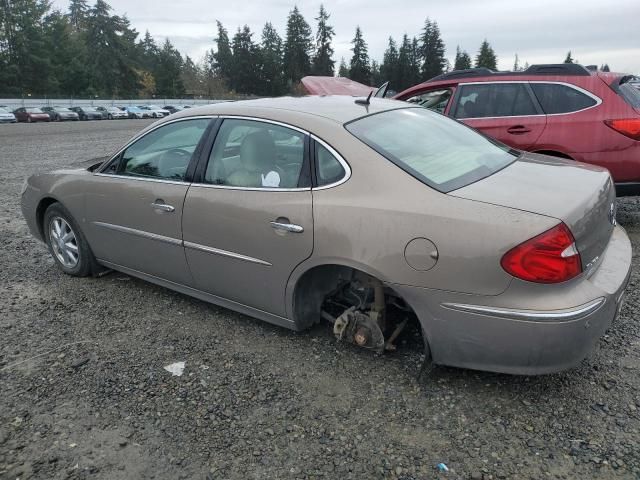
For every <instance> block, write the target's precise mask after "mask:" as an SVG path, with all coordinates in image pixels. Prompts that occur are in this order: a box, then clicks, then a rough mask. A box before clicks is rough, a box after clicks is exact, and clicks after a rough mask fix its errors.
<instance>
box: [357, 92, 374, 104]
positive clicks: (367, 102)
mask: <svg viewBox="0 0 640 480" xmlns="http://www.w3.org/2000/svg"><path fill="white" fill-rule="evenodd" d="M371 95H373V90H371V91H370V92H369V96H368V97H367V98H365V99H362V98H357V99H356V103H357V104H358V105H369V104H370V103H371Z"/></svg>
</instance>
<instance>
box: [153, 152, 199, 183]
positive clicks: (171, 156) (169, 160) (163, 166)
mask: <svg viewBox="0 0 640 480" xmlns="http://www.w3.org/2000/svg"><path fill="white" fill-rule="evenodd" d="M189 160H191V152H188V151H187V150H184V149H182V148H171V149H169V150H167V151H165V152H163V153H162V156H161V157H160V160H158V170H159V172H160V174H161V175H162V176H165V177H182V176H184V174H185V172H186V171H187V166H188V165H189Z"/></svg>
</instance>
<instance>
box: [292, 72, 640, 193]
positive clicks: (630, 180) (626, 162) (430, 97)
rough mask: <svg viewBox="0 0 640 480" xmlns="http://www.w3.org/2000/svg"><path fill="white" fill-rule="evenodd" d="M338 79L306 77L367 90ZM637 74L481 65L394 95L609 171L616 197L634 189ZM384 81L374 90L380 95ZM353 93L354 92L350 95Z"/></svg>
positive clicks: (326, 85)
mask: <svg viewBox="0 0 640 480" xmlns="http://www.w3.org/2000/svg"><path fill="white" fill-rule="evenodd" d="M345 80H346V79H342V78H340V77H337V78H334V77H305V78H303V79H302V83H303V85H304V86H305V87H306V89H307V91H308V92H309V93H311V94H313V95H327V94H333V95H345V94H346V95H349V94H351V95H358V96H366V95H368V94H369V93H370V91H371V87H369V86H366V85H362V84H359V83H357V82H352V81H348V82H349V85H348V91H345V90H346V89H345V85H344V83H345V82H344V81H345ZM639 81H640V79H639V78H638V77H635V76H633V75H624V74H620V73H609V72H607V73H605V72H599V71H593V70H589V69H587V68H585V67H583V66H582V65H577V64H564V63H563V64H550V65H532V66H531V67H529V68H527V69H526V70H524V71H521V72H494V71H492V70H489V69H486V68H473V69H469V70H457V71H453V72H449V73H445V74H443V75H440V76H438V77H435V78H432V79H431V80H428V81H426V82H424V83H421V84H419V85H416V86H414V87H411V88H409V89H407V90H405V91H403V92H400V93H398V94H397V95H395V96H394V97H393V98H394V99H396V100H404V101H407V102H412V103H417V104H420V105H422V106H424V107H426V108H430V109H432V110H436V111H438V112H440V113H442V114H444V115H448V116H450V117H453V118H455V119H457V120H459V121H461V122H463V123H465V124H467V125H469V126H470V127H473V128H475V129H477V130H479V131H481V132H483V133H485V134H487V135H489V136H491V137H493V138H495V139H497V140H499V141H501V142H503V143H505V144H507V145H509V146H511V147H514V148H517V149H519V150H526V151H529V152H535V153H541V154H545V155H551V156H556V157H563V158H569V159H572V160H576V161H580V162H585V163H592V164H594V165H599V166H602V167H605V168H607V169H609V171H610V172H611V175H612V177H613V179H614V181H615V182H616V189H617V193H618V195H639V194H640V90H639V89H638V85H639V84H638V82H639ZM386 88H387V84H385V85H383V86H382V87H380V89H378V91H377V92H376V94H375V95H376V96H386V95H385V91H386ZM351 92H355V93H351Z"/></svg>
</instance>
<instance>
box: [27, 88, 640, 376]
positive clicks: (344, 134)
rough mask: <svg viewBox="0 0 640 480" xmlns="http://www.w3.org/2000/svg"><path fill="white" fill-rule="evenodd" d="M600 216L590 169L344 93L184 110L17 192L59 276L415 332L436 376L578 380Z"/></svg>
mask: <svg viewBox="0 0 640 480" xmlns="http://www.w3.org/2000/svg"><path fill="white" fill-rule="evenodd" d="M150 180H151V181H150ZM615 202H616V198H615V188H614V185H613V182H612V180H611V176H610V175H609V173H608V172H607V171H606V170H605V169H603V168H599V167H596V166H591V165H589V166H587V165H584V164H580V163H575V162H571V161H569V160H566V159H562V158H554V157H549V156H545V155H538V154H533V153H525V152H521V151H519V150H515V149H511V148H509V147H506V146H505V145H503V144H501V143H497V142H495V141H494V140H491V139H489V138H487V137H485V136H484V135H480V134H478V133H477V132H475V131H474V130H473V129H471V128H469V127H467V126H465V125H463V124H462V123H459V122H456V121H454V120H452V119H450V118H447V117H445V116H443V115H439V114H437V113H435V112H432V111H429V110H427V109H425V108H421V107H419V106H417V105H412V104H409V103H407V102H397V101H391V100H384V99H372V100H367V99H364V98H357V99H354V98H351V97H346V96H343V97H338V96H328V97H304V98H291V97H288V98H278V99H261V100H251V101H242V102H231V103H220V104H216V105H211V106H206V107H201V108H197V109H191V110H190V111H185V112H180V113H177V114H175V115H172V116H171V117H169V118H167V119H165V120H161V121H159V122H157V123H155V124H154V125H152V126H150V127H148V128H146V129H145V130H143V131H142V132H141V133H140V134H139V135H137V136H136V137H134V138H133V139H132V140H131V141H129V142H127V143H126V144H125V145H124V146H123V147H122V148H121V149H120V150H119V151H118V152H117V153H116V154H115V155H113V156H112V157H110V158H108V159H107V160H106V161H104V162H100V163H96V164H94V165H92V166H90V167H89V168H88V169H82V168H76V169H72V170H66V171H60V170H58V171H56V172H53V173H48V174H47V173H44V174H36V175H34V176H32V177H30V178H29V179H28V181H27V183H26V185H25V187H24V190H23V193H22V211H23V212H24V216H25V218H26V220H27V223H28V225H29V228H30V230H31V232H32V233H33V234H34V235H35V236H36V237H37V238H39V239H42V240H44V241H45V242H46V244H47V245H48V247H49V250H50V252H51V254H52V256H53V259H54V260H55V263H56V264H57V266H58V267H59V268H60V269H61V270H62V271H63V272H65V273H67V274H69V275H75V276H86V275H89V274H96V273H97V272H99V270H100V268H104V267H107V268H112V269H115V270H118V271H122V272H125V273H127V274H130V275H133V276H136V277H140V278H143V279H146V280H148V281H150V282H154V283H157V284H159V285H163V286H165V287H167V288H171V289H174V290H177V291H180V292H182V293H186V294H188V295H192V296H195V297H197V298H199V299H201V300H205V301H209V302H212V303H216V304H219V305H222V306H225V307H228V308H231V309H234V310H237V311H240V312H243V313H245V314H248V315H252V316H255V317H258V318H261V319H263V320H266V321H269V322H272V323H275V324H277V325H281V326H283V327H286V328H290V329H293V330H303V329H306V328H308V327H310V326H311V325H313V324H315V323H317V322H319V321H321V319H325V320H327V321H329V322H331V323H333V327H332V328H333V332H334V334H335V335H336V336H337V337H338V338H339V339H341V340H343V341H349V342H353V343H355V344H357V345H360V346H364V347H367V348H370V349H373V350H375V351H379V352H381V351H383V350H384V349H386V348H388V349H393V344H392V342H393V336H395V335H397V332H399V331H401V330H402V328H403V325H405V324H406V322H404V319H405V318H408V317H413V318H416V317H417V319H418V320H419V322H420V324H421V326H422V331H423V333H424V339H425V345H426V352H427V356H428V357H429V356H430V357H431V358H432V360H433V362H435V363H436V364H445V365H452V366H459V367H468V368H476V369H483V370H493V371H500V372H509V373H519V374H537V373H547V372H553V371H557V370H561V369H565V368H568V367H570V366H572V365H575V364H577V363H578V362H580V361H581V360H582V359H583V358H584V357H585V356H586V355H587V354H588V352H589V351H590V350H591V348H592V347H593V346H594V344H595V343H596V342H597V341H598V338H599V337H600V336H601V335H602V334H603V333H604V332H605V330H606V329H607V328H608V326H609V325H610V324H611V322H612V320H613V319H614V318H615V317H616V315H617V312H618V310H619V308H620V304H621V302H622V297H623V293H624V290H625V286H626V285H627V282H628V279H629V274H630V268H631V244H630V242H629V238H628V237H627V235H626V233H625V231H624V229H623V228H622V227H620V226H617V225H616V219H615V211H616V210H615ZM158 259H162V261H158ZM392 332H393V333H392Z"/></svg>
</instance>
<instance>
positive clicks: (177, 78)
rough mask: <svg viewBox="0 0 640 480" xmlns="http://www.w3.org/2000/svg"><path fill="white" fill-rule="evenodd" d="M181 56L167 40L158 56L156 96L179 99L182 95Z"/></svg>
mask: <svg viewBox="0 0 640 480" xmlns="http://www.w3.org/2000/svg"><path fill="white" fill-rule="evenodd" d="M181 72H182V55H180V52H179V51H178V50H176V49H175V47H174V46H173V45H172V44H171V42H170V41H169V39H168V38H167V39H166V40H165V42H164V45H163V46H162V49H161V50H160V52H159V54H158V69H157V70H156V72H155V75H154V77H155V80H156V95H158V96H161V97H164V98H180V97H182V96H183V95H184V83H182V76H181Z"/></svg>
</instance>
